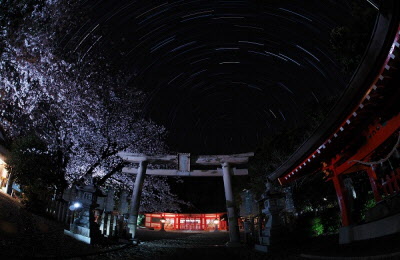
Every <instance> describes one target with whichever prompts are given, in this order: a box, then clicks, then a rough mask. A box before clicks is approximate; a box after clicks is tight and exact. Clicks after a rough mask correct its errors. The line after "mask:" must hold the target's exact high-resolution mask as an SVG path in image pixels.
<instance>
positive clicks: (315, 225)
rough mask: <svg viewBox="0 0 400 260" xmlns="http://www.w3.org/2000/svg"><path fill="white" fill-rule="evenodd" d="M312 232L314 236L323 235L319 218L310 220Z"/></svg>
mask: <svg viewBox="0 0 400 260" xmlns="http://www.w3.org/2000/svg"><path fill="white" fill-rule="evenodd" d="M311 228H312V230H313V235H314V236H320V235H322V234H323V233H324V225H322V220H321V218H319V217H315V218H314V219H313V220H312V227H311Z"/></svg>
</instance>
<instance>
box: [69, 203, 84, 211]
mask: <svg viewBox="0 0 400 260" xmlns="http://www.w3.org/2000/svg"><path fill="white" fill-rule="evenodd" d="M81 207H82V203H80V202H74V204H72V205H71V206H69V210H71V211H74V210H77V209H79V208H81Z"/></svg>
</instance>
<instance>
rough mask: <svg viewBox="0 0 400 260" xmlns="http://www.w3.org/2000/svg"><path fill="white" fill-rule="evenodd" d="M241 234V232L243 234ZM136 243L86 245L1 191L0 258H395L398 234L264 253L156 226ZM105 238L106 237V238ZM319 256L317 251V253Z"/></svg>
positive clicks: (309, 242)
mask: <svg viewBox="0 0 400 260" xmlns="http://www.w3.org/2000/svg"><path fill="white" fill-rule="evenodd" d="M242 235H243V234H242ZM137 237H138V239H139V240H140V241H141V243H140V244H139V245H123V244H120V243H117V241H113V242H112V243H109V242H107V243H104V244H102V245H94V246H90V245H87V244H84V243H81V242H79V241H76V240H74V239H73V238H70V237H68V236H66V235H64V230H63V227H62V226H60V225H59V224H58V223H56V222H54V221H51V220H49V219H47V218H43V217H39V216H36V215H34V214H31V213H29V212H27V211H26V210H24V209H23V208H22V207H21V205H20V204H19V203H17V202H16V201H15V200H13V199H12V198H10V197H9V196H7V195H4V194H1V193H0V260H3V259H7V260H8V259H96V260H97V259H99V260H102V259H119V260H123V259H152V260H156V259H174V260H175V259H207V260H208V259H210V260H212V259H307V258H308V259H331V260H336V259H347V260H350V259H357V260H361V259H400V234H395V235H391V236H387V237H384V238H380V239H376V240H369V241H363V242H358V243H353V244H351V245H338V236H337V235H331V236H325V237H315V238H305V237H304V235H302V234H298V235H297V236H296V235H294V234H293V235H290V236H284V239H282V240H281V241H280V242H278V241H276V240H275V243H274V246H273V247H271V250H270V252H269V253H268V254H265V253H261V252H258V251H255V250H254V249H253V248H252V247H247V246H245V245H244V244H243V245H242V246H241V247H237V248H231V247H226V246H225V244H226V242H227V241H228V240H229V234H228V233H227V232H216V233H214V232H160V231H154V230H146V229H140V230H138V233H137ZM106 241H109V240H106ZM318 256H320V257H318Z"/></svg>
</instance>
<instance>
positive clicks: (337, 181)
mask: <svg viewBox="0 0 400 260" xmlns="http://www.w3.org/2000/svg"><path fill="white" fill-rule="evenodd" d="M332 181H333V185H334V186H335V190H336V196H337V198H338V202H339V207H340V213H341V217H342V226H344V227H345V226H349V225H350V224H351V220H350V215H349V213H350V212H349V207H348V202H347V199H346V197H345V196H346V191H345V189H344V187H343V180H342V178H341V176H338V175H336V173H334V175H333V177H332Z"/></svg>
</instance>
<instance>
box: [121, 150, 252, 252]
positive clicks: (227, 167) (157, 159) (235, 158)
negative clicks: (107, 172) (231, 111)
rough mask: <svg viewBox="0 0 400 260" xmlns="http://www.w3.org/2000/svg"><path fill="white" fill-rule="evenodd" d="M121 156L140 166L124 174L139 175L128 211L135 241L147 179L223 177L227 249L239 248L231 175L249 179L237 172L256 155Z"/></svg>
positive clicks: (243, 171)
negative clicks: (153, 165)
mask: <svg viewBox="0 0 400 260" xmlns="http://www.w3.org/2000/svg"><path fill="white" fill-rule="evenodd" d="M118 155H119V156H120V157H121V158H122V159H123V160H125V161H127V162H131V163H138V164H139V167H138V168H133V167H125V168H124V169H123V170H122V171H123V172H126V173H132V174H137V176H136V180H135V184H134V187H133V194H132V200H131V207H130V210H129V219H128V227H129V229H130V232H131V234H132V239H134V238H135V234H136V228H137V217H138V215H139V205H140V197H141V192H142V186H143V181H144V177H145V175H146V174H149V175H161V176H191V177H202V176H203V177H204V176H216V177H218V176H219V177H221V176H222V177H223V180H224V189H225V199H226V207H227V212H228V223H229V237H230V242H229V243H228V244H227V245H228V246H236V245H240V236H239V227H238V222H237V215H236V211H235V203H234V198H233V192H232V183H231V175H247V174H248V170H247V169H246V168H244V169H243V168H237V166H242V165H246V164H247V163H248V161H249V157H252V156H254V153H243V154H233V155H199V156H191V155H190V154H188V153H180V154H177V155H155V156H147V155H143V154H134V153H127V152H120V153H118ZM148 163H170V164H174V165H176V168H175V169H147V164H148ZM196 166H208V167H212V166H221V168H216V169H210V170H204V169H195V168H196Z"/></svg>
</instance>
